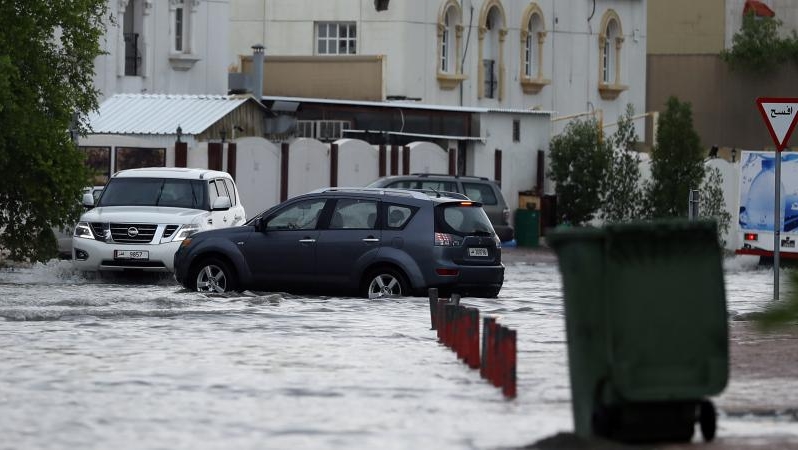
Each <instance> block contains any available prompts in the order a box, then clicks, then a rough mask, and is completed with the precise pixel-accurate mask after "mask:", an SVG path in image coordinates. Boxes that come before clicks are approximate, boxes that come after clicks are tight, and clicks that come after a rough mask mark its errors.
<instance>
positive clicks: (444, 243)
mask: <svg viewBox="0 0 798 450" xmlns="http://www.w3.org/2000/svg"><path fill="white" fill-rule="evenodd" d="M454 238H455V237H454V236H452V235H451V234H447V233H435V245H438V246H441V247H451V246H453V245H454Z"/></svg>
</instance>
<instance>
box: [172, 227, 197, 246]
mask: <svg viewBox="0 0 798 450" xmlns="http://www.w3.org/2000/svg"><path fill="white" fill-rule="evenodd" d="M199 231H200V226H199V225H198V224H196V223H189V224H186V225H183V226H182V227H180V229H179V230H177V233H175V237H174V238H173V239H172V241H174V242H177V241H183V240H185V239H186V238H188V237H190V236H192V235H193V234H195V233H198V232H199Z"/></svg>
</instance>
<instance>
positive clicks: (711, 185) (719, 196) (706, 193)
mask: <svg viewBox="0 0 798 450" xmlns="http://www.w3.org/2000/svg"><path fill="white" fill-rule="evenodd" d="M698 215H699V217H701V218H705V219H713V220H714V221H715V222H716V223H717V225H718V238H719V239H720V240H721V245H722V246H724V247H725V246H726V241H725V240H724V239H723V235H724V234H726V232H728V231H729V225H730V224H731V214H730V213H729V211H728V210H727V209H726V200H725V199H724V198H723V175H722V174H721V173H720V169H718V168H717V167H710V166H706V167H705V173H704V182H703V183H702V184H701V192H700V194H699V199H698Z"/></svg>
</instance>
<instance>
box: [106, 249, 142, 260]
mask: <svg viewBox="0 0 798 450" xmlns="http://www.w3.org/2000/svg"><path fill="white" fill-rule="evenodd" d="M114 259H150V252H148V251H145V250H114Z"/></svg>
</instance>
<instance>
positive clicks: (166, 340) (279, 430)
mask: <svg viewBox="0 0 798 450" xmlns="http://www.w3.org/2000/svg"><path fill="white" fill-rule="evenodd" d="M725 266H726V288H727V300H728V309H729V311H730V313H731V315H732V316H736V315H740V314H746V313H751V312H756V311H761V310H762V309H763V308H764V307H765V305H767V303H768V302H769V301H770V300H769V299H771V298H772V294H773V286H772V283H773V273H772V271H771V270H768V269H761V268H757V267H756V266H755V265H753V264H751V263H749V262H748V261H743V260H737V259H730V260H727V261H726V262H725ZM785 278H786V277H784V276H782V279H785ZM144 281H146V282H144ZM144 281H142V280H135V279H134V280H124V281H120V280H114V281H108V280H88V279H85V278H84V277H82V276H81V275H80V274H78V273H76V272H75V271H74V270H73V269H72V267H71V263H70V262H69V261H53V262H52V263H50V264H47V265H37V266H34V267H32V268H25V269H14V270H11V269H3V270H2V271H0V417H2V420H0V435H2V436H3V439H2V440H0V449H6V448H7V449H23V448H24V449H34V448H36V449H49V448H52V449H63V448H81V449H90V448H96V449H108V448H115V449H128V448H130V449H133V448H136V449H139V448H164V449H166V448H168V449H180V448H186V449H188V448H191V449H197V448H237V449H247V448H253V449H254V448H338V449H350V448H382V449H390V448H396V449H405V448H436V449H462V448H480V449H482V448H497V447H517V446H523V445H528V444H530V443H533V442H535V441H537V440H539V439H542V438H545V437H547V436H551V435H552V434H555V433H557V432H561V431H570V430H572V427H573V426H572V421H571V407H570V392H569V382H568V366H567V357H566V344H565V331H564V318H563V307H562V294H561V286H560V276H559V272H558V269H557V266H556V265H555V264H549V263H540V264H525V263H518V262H515V263H508V267H507V273H506V281H505V287H504V288H503V289H502V291H501V294H500V296H499V298H498V299H491V300H488V299H473V298H464V299H463V300H462V303H464V304H468V305H471V306H476V307H478V308H479V309H480V311H481V313H482V315H483V316H484V315H486V314H490V315H495V316H498V317H500V319H499V321H500V323H502V324H504V325H506V326H508V327H510V328H513V329H515V330H517V331H518V368H517V380H518V381H517V392H518V397H517V398H516V399H514V400H510V401H508V400H505V399H504V398H503V397H502V394H501V391H500V390H499V389H497V388H494V387H492V386H490V385H489V384H488V383H487V382H485V381H483V380H482V379H481V378H480V377H479V373H478V371H475V370H471V369H469V368H467V366H465V365H464V364H462V363H461V362H459V361H458V360H457V358H456V356H455V355H454V353H452V352H451V351H450V350H448V349H446V348H445V347H443V346H441V345H439V344H438V343H437V340H436V335H435V332H434V331H432V330H430V319H429V306H428V302H427V299H426V298H401V299H395V300H390V301H388V300H379V301H374V300H371V301H369V300H365V299H359V298H327V297H297V296H291V295H287V294H279V293H256V292H247V293H244V294H241V295H238V296H217V297H208V296H205V295H201V294H198V293H194V292H187V291H185V290H183V289H181V288H180V286H178V285H177V284H176V283H175V282H174V281H173V280H171V279H168V278H163V279H159V280H155V281H153V280H144ZM782 292H783V291H782ZM685 314H689V312H688V311H686V312H685ZM783 386H784V389H783V391H782V392H778V393H768V392H763V393H760V392H756V386H752V385H750V383H745V382H741V383H739V384H737V383H736V382H735V379H734V374H732V381H731V383H730V385H729V387H728V388H727V390H726V392H724V394H723V395H721V396H720V397H719V398H716V399H715V401H716V404H717V405H718V407H719V409H720V417H719V430H718V435H719V437H721V438H730V437H732V438H733V437H734V436H768V435H772V434H774V433H775V434H779V435H784V436H788V437H790V438H791V439H792V438H795V439H796V442H798V421H796V419H795V418H792V419H789V418H786V419H785V418H784V417H783V416H775V417H765V418H763V417H757V416H750V415H745V414H727V413H726V412H725V409H724V408H725V407H728V408H729V409H730V410H731V409H732V408H739V405H740V404H741V403H745V402H746V401H747V400H746V399H748V398H751V397H752V396H759V397H758V398H761V396H768V395H777V396H778V397H779V400H780V401H781V402H785V404H792V406H793V408H795V407H796V406H798V383H796V381H795V380H794V379H793V380H784V384H783ZM752 389H753V390H754V391H752ZM764 402H765V403H767V400H766V399H765V400H764ZM699 436H700V433H696V438H695V439H696V440H698V439H699V438H700V437H699Z"/></svg>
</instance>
